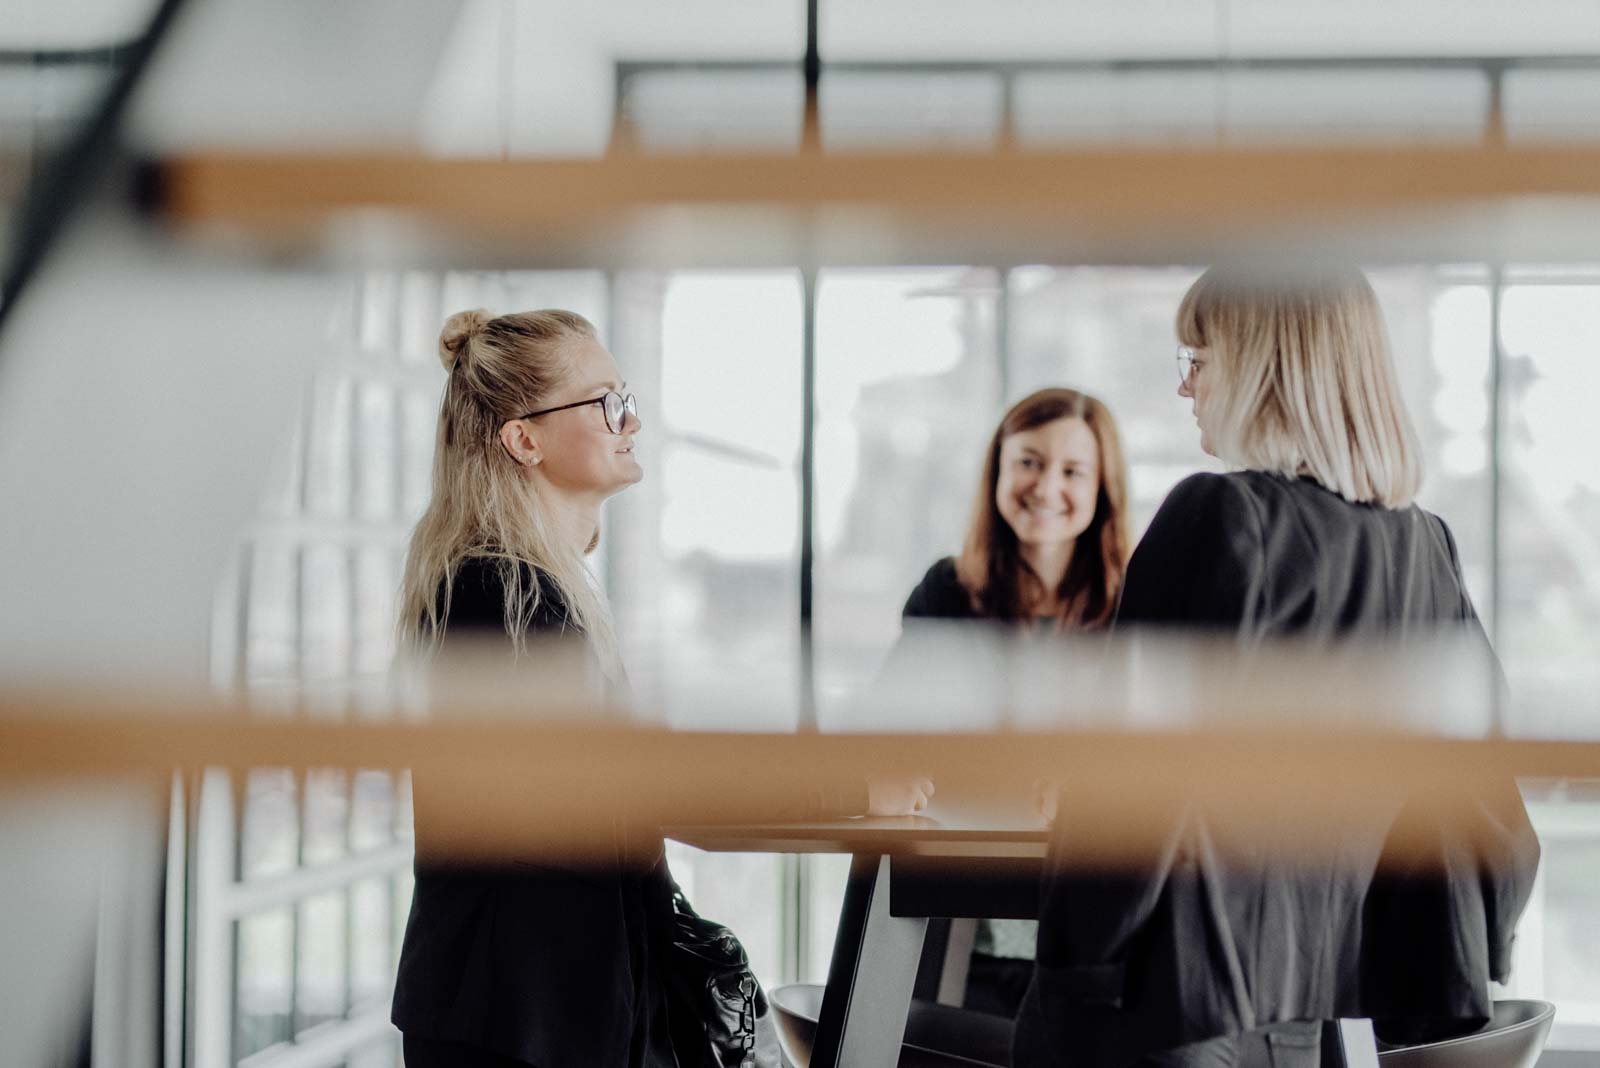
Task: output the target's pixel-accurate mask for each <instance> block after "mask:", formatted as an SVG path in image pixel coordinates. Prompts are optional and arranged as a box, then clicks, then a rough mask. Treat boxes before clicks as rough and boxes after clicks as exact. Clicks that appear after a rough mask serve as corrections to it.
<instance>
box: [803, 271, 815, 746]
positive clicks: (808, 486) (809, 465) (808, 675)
mask: <svg viewBox="0 0 1600 1068" xmlns="http://www.w3.org/2000/svg"><path fill="white" fill-rule="evenodd" d="M800 295H801V302H802V303H801V318H800V373H801V383H800V729H801V730H804V731H814V730H816V729H817V677H816V675H817V669H816V650H815V647H814V644H815V643H814V640H813V634H812V616H813V606H814V600H815V583H814V572H815V566H816V541H815V538H816V534H815V529H814V528H815V526H816V522H815V517H814V512H815V509H816V475H817V473H816V453H817V450H816V438H817V426H816V422H817V352H816V349H817V270H816V268H815V267H812V266H806V267H802V268H801V269H800Z"/></svg>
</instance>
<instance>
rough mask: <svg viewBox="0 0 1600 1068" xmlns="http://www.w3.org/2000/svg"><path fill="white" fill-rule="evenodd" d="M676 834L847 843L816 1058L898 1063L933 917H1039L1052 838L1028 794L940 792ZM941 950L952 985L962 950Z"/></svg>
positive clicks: (754, 843) (783, 847) (829, 1067)
mask: <svg viewBox="0 0 1600 1068" xmlns="http://www.w3.org/2000/svg"><path fill="white" fill-rule="evenodd" d="M667 834H668V835H669V836H670V837H672V838H674V839H676V840H678V841H680V842H683V843H685V844H687V845H692V846H694V847H696V848H698V849H704V850H707V851H709V852H739V853H747V852H750V853H848V854H850V856H851V862H850V877H849V881H848V883H847V884H846V886H845V894H844V906H843V908H842V909H841V910H840V914H839V928H838V932H837V934H836V935H835V936H834V942H833V958H832V961H831V962H830V964H829V967H828V983H827V987H826V990H825V992H824V994H823V999H822V1013H821V1019H820V1020H819V1021H818V1026H817V1039H816V1044H815V1046H814V1047H813V1050H812V1058H811V1065H812V1068H845V1066H850V1068H856V1066H860V1068H866V1066H882V1065H892V1064H895V1063H897V1058H898V1056H899V1049H900V1043H901V1041H902V1039H903V1037H904V1035H905V1027H906V1018H907V1016H908V1015H909V1013H910V1008H911V998H912V995H913V993H925V991H919V990H916V989H915V988H916V986H917V982H918V973H919V965H923V949H924V939H925V936H926V934H927V930H928V920H929V919H930V918H933V917H951V918H980V917H1011V918H1016V919H1035V918H1037V916H1038V915H1039V879H1040V875H1041V872H1042V867H1043V861H1044V854H1045V845H1046V840H1047V837H1048V831H1047V829H1046V827H1045V825H1044V822H1043V820H1042V819H1040V817H1039V816H1038V815H1037V813H1035V812H1033V811H1032V810H1031V808H1030V807H1029V805H1028V804H1027V803H1026V801H1025V800H1023V799H1021V798H1018V799H1015V800H1005V801H993V802H986V803H978V802H975V801H971V800H963V799H960V798H950V799H947V800H941V799H939V798H937V797H936V798H935V799H934V801H933V803H932V804H931V805H930V806H929V807H928V809H927V810H926V814H925V815H921V816H905V817H898V818H891V817H865V818H861V819H849V820H830V821H822V822H814V823H782V824H780V823H774V824H746V825H727V826H698V827H672V828H668V830H667ZM947 948H948V945H947V946H944V947H941V949H947ZM939 956H940V957H944V958H945V959H943V960H941V961H938V962H937V964H936V967H937V969H938V971H939V976H940V979H942V981H939V982H937V984H936V985H938V986H941V987H944V988H946V989H948V988H949V987H950V986H951V985H952V983H951V978H952V973H954V976H955V978H957V979H958V980H964V978H965V974H966V973H965V958H964V954H961V953H957V954H952V955H950V957H946V955H945V954H944V953H940V954H939ZM922 970H923V971H924V973H926V971H927V969H926V966H923V968H922ZM953 985H955V986H957V987H959V985H960V983H959V982H956V983H955V984H953Z"/></svg>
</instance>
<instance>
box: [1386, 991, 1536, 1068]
mask: <svg viewBox="0 0 1600 1068" xmlns="http://www.w3.org/2000/svg"><path fill="white" fill-rule="evenodd" d="M1555 1015H1556V1007H1555V1006H1554V1005H1552V1004H1550V1003H1549V1002H1548V1001H1497V1002H1495V1003H1494V1015H1493V1017H1491V1018H1490V1020H1489V1022H1488V1023H1487V1024H1485V1025H1484V1026H1483V1027H1481V1028H1479V1029H1478V1030H1476V1031H1474V1032H1472V1033H1471V1034H1467V1035H1462V1036H1460V1037H1459V1038H1447V1039H1444V1040H1442V1041H1439V1042H1428V1043H1424V1044H1423V1045H1420V1046H1400V1047H1398V1048H1396V1049H1390V1050H1384V1051H1382V1052H1380V1053H1379V1054H1378V1064H1379V1066H1380V1068H1533V1064H1534V1062H1535V1061H1537V1060H1538V1059H1539V1054H1540V1052H1541V1051H1542V1050H1543V1049H1544V1043H1545V1039H1546V1038H1548V1037H1549V1035H1550V1023H1551V1021H1553V1020H1554V1019H1555Z"/></svg>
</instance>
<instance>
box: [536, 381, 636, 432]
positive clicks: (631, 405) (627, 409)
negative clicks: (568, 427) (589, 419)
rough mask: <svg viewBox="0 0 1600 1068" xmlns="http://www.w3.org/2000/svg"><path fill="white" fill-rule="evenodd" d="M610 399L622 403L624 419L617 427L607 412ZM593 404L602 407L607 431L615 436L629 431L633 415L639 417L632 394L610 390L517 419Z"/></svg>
mask: <svg viewBox="0 0 1600 1068" xmlns="http://www.w3.org/2000/svg"><path fill="white" fill-rule="evenodd" d="M608 397H616V398H617V399H618V400H620V401H621V402H622V419H621V421H620V422H619V423H618V425H616V426H612V425H611V416H610V413H608V412H606V398H608ZM591 404H598V405H600V412H601V414H602V415H604V416H605V419H606V429H607V430H609V431H611V432H612V433H613V434H621V433H622V432H623V431H624V430H626V429H627V426H628V416H630V415H631V416H633V417H634V418H635V419H637V418H638V417H639V402H638V401H636V400H635V399H634V396H633V394H632V393H618V392H617V391H616V390H614V389H608V390H606V391H605V392H604V393H602V394H600V396H598V397H591V398H590V399H589V400H581V401H573V402H572V403H571V404H558V405H556V406H555V407H554V408H543V409H540V410H539V411H537V412H529V413H528V414H527V415H519V416H517V418H518V419H536V418H538V417H539V416H541V415H550V414H551V413H553V412H564V411H566V410H567V409H569V408H585V407H588V406H589V405H591Z"/></svg>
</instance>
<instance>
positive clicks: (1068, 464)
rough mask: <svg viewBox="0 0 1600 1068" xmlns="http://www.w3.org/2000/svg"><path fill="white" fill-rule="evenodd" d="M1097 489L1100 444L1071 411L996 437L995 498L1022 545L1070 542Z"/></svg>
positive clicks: (1042, 547)
mask: <svg viewBox="0 0 1600 1068" xmlns="http://www.w3.org/2000/svg"><path fill="white" fill-rule="evenodd" d="M1099 495H1100V449H1099V446H1098V445H1097V444H1096V443H1095V436H1094V431H1092V430H1090V429H1089V426H1088V424H1087V423H1085V422H1084V421H1083V420H1082V419H1079V418H1077V417H1075V416H1068V417H1065V418H1062V419H1057V420H1055V421H1053V422H1049V423H1045V424H1043V425H1042V426H1036V427H1031V428H1029V429H1027V430H1019V431H1017V432H1016V433H1015V434H1011V435H1009V436H1008V437H1006V438H1005V439H1004V440H1002V441H1001V443H1000V469H999V473H998V478H996V480H995V487H994V503H995V507H996V508H998V509H999V511H1000V515H1001V518H1003V519H1004V520H1005V521H1006V524H1007V525H1008V526H1010V527H1011V530H1012V532H1013V533H1014V534H1016V536H1017V541H1018V542H1019V543H1021V545H1022V546H1023V547H1024V549H1032V550H1035V551H1047V550H1050V549H1058V548H1061V547H1063V546H1067V545H1070V544H1071V543H1072V542H1074V541H1075V540H1076V539H1077V537H1078V535H1079V534H1082V533H1083V532H1084V531H1085V530H1087V529H1088V528H1089V524H1090V522H1091V521H1093V519H1094V510H1095V502H1096V501H1097V500H1098V498H1099Z"/></svg>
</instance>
